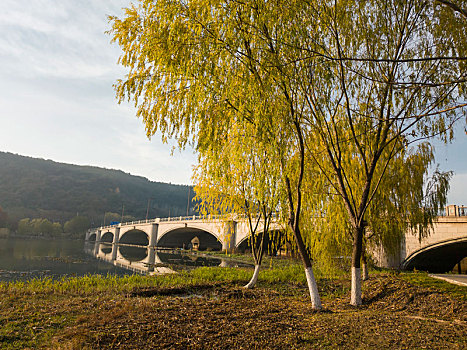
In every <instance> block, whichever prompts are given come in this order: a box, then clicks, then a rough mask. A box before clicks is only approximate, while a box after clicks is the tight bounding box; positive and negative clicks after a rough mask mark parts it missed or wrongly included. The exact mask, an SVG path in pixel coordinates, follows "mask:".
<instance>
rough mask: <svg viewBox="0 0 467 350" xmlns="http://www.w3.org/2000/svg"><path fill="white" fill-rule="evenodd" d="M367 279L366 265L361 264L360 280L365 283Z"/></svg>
mask: <svg viewBox="0 0 467 350" xmlns="http://www.w3.org/2000/svg"><path fill="white" fill-rule="evenodd" d="M367 279H368V265H367V264H366V263H363V264H362V280H363V281H366V280H367Z"/></svg>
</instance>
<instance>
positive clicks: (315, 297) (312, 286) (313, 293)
mask: <svg viewBox="0 0 467 350" xmlns="http://www.w3.org/2000/svg"><path fill="white" fill-rule="evenodd" d="M305 275H306V282H307V284H308V290H309V292H310V298H311V305H312V307H313V309H316V310H320V309H322V306H321V299H320V297H319V293H318V285H317V284H316V280H315V275H314V274H313V268H312V267H311V266H310V267H307V268H305Z"/></svg>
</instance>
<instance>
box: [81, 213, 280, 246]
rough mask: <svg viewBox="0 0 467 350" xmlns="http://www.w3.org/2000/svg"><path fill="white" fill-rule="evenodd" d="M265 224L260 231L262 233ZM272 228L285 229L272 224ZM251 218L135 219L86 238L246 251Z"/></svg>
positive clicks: (148, 244)
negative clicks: (249, 219)
mask: <svg viewBox="0 0 467 350" xmlns="http://www.w3.org/2000/svg"><path fill="white" fill-rule="evenodd" d="M263 230H264V227H263V225H262V224H260V225H259V227H258V233H260V232H262V231H263ZM270 230H273V231H274V230H281V227H280V225H279V224H277V223H271V227H270ZM248 237H249V226H248V220H247V219H246V218H243V217H240V216H235V215H233V216H231V218H230V219H226V217H225V216H222V217H221V216H210V215H209V216H180V217H174V218H173V217H172V218H156V219H150V220H139V221H131V222H126V223H119V224H116V225H110V226H102V227H99V228H95V229H91V230H88V231H87V232H86V241H96V242H107V243H112V244H128V245H139V246H148V247H150V248H157V247H164V248H185V249H191V248H195V249H198V250H206V249H210V250H228V251H233V250H239V249H240V250H243V249H244V248H245V247H246V246H247V245H248Z"/></svg>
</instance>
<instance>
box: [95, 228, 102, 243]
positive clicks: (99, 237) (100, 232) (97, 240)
mask: <svg viewBox="0 0 467 350" xmlns="http://www.w3.org/2000/svg"><path fill="white" fill-rule="evenodd" d="M101 234H102V230H97V232H96V242H100V241H101Z"/></svg>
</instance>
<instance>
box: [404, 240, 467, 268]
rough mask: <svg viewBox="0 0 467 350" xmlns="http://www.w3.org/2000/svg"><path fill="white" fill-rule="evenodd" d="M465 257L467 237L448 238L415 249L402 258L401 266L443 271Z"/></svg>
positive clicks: (466, 253)
mask: <svg viewBox="0 0 467 350" xmlns="http://www.w3.org/2000/svg"><path fill="white" fill-rule="evenodd" d="M465 257H467V237H462V238H456V239H450V240H445V241H442V242H437V243H434V244H431V245H428V246H426V247H423V248H421V249H419V250H416V251H415V252H413V253H412V254H410V255H409V256H408V257H407V258H406V259H405V260H404V262H403V263H402V268H403V269H404V270H413V269H417V270H422V271H429V272H434V273H444V272H449V271H451V270H452V269H453V268H454V266H455V265H456V264H457V263H458V262H459V261H461V260H462V259H463V258H465Z"/></svg>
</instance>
